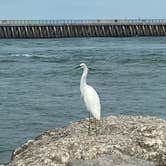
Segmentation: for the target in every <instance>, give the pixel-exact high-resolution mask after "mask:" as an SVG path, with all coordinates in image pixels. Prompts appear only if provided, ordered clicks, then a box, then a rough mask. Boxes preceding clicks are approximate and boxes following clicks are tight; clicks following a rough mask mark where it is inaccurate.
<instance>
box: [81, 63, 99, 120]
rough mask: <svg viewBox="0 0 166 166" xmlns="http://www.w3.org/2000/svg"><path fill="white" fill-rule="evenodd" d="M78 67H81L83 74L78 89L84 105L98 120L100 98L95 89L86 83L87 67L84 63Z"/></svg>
mask: <svg viewBox="0 0 166 166" xmlns="http://www.w3.org/2000/svg"><path fill="white" fill-rule="evenodd" d="M80 67H81V68H82V69H83V74H82V77H81V80H80V91H81V96H82V97H83V100H84V103H85V106H86V108H87V110H88V111H89V113H91V114H92V115H93V116H94V117H95V118H96V119H97V120H100V111H101V110H100V109H101V106H100V99H99V96H98V94H97V92H96V91H95V89H94V88H93V87H92V86H90V85H88V84H87V83H86V79H87V75H88V67H87V65H86V64H85V63H81V64H80Z"/></svg>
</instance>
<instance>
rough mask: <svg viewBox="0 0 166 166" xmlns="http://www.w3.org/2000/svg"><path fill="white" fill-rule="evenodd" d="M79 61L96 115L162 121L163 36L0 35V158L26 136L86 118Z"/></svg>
mask: <svg viewBox="0 0 166 166" xmlns="http://www.w3.org/2000/svg"><path fill="white" fill-rule="evenodd" d="M81 62H85V63H87V65H88V66H89V67H90V68H91V69H90V71H89V75H88V83H89V84H90V85H92V86H94V87H95V89H96V90H97V91H98V93H99V95H100V99H101V105H102V115H103V116H107V115H142V116H157V117H159V118H163V119H166V38H165V37H156V38H155V37H137V38H71V39H48V40H47V39H45V40H0V163H3V162H7V161H9V159H10V156H11V152H12V151H13V150H14V149H15V148H16V147H18V146H20V145H21V144H23V143H25V142H26V141H27V140H28V139H33V138H34V137H35V136H37V135H39V134H41V133H42V132H44V131H46V130H47V129H50V128H55V127H61V126H64V125H66V124H68V123H69V122H71V121H78V120H80V119H82V118H85V117H88V113H87V111H86V109H85V107H84V105H83V102H82V100H81V98H80V91H79V81H80V77H81V74H82V71H81V70H75V69H74V67H75V66H77V65H79V64H80V63H81Z"/></svg>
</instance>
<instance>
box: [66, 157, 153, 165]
mask: <svg viewBox="0 0 166 166" xmlns="http://www.w3.org/2000/svg"><path fill="white" fill-rule="evenodd" d="M67 166H154V163H152V162H149V161H145V160H141V159H137V158H135V157H131V156H126V155H121V156H119V155H104V156H103V157H99V158H96V159H92V160H73V161H70V162H69V163H68V164H67Z"/></svg>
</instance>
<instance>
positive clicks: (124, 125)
mask: <svg viewBox="0 0 166 166" xmlns="http://www.w3.org/2000/svg"><path fill="white" fill-rule="evenodd" d="M87 127H88V120H87V119H85V120H81V121H80V122H75V123H71V124H69V125H68V126H66V127H64V128H59V129H51V130H49V131H47V132H45V133H43V134H42V135H40V136H39V137H37V138H35V139H34V140H29V141H28V142H27V143H26V144H24V145H22V146H21V147H19V148H17V149H16V150H15V151H14V153H13V159H12V161H11V162H10V164H9V165H10V166H27V165H28V166H46V165H47V166H58V165H59V166H65V165H73V166H75V165H76V163H79V165H82V166H83V165H88V164H89V166H91V165H96V163H98V165H99V166H100V165H104V166H107V165H106V164H107V163H108V162H110V163H111V162H112V165H118V163H119V165H120V164H121V163H124V165H126V166H127V165H128V166H130V165H140V164H141V163H143V164H142V165H148V164H149V165H150V164H151V165H153V163H155V165H161V166H162V165H163V166H164V165H166V121H164V120H161V119H157V118H155V117H137V116H119V117H116V116H110V117H107V118H104V119H103V120H102V121H101V122H100V123H98V134H97V135H95V133H94V130H93V131H92V132H91V135H88V132H87V131H88V129H87ZM117 156H120V157H117ZM132 162H133V163H132Z"/></svg>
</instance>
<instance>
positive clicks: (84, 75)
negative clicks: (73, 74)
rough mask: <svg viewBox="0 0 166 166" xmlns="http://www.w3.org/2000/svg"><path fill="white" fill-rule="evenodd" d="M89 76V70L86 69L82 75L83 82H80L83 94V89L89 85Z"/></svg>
mask: <svg viewBox="0 0 166 166" xmlns="http://www.w3.org/2000/svg"><path fill="white" fill-rule="evenodd" d="M87 75H88V68H87V67H85V68H84V69H83V73H82V76H81V81H80V90H81V93H82V92H83V91H82V89H83V88H84V87H85V86H86V85H87V83H86V78H87Z"/></svg>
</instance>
